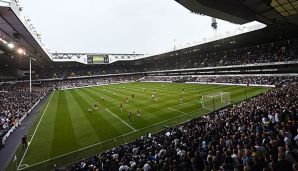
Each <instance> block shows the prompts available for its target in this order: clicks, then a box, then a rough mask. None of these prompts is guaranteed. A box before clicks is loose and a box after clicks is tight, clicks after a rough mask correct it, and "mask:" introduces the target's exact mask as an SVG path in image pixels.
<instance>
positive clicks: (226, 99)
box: [201, 92, 231, 110]
mask: <svg viewBox="0 0 298 171" xmlns="http://www.w3.org/2000/svg"><path fill="white" fill-rule="evenodd" d="M201 104H202V108H204V109H208V110H216V109H219V108H221V107H224V106H226V105H229V104H231V93H230V92H218V93H213V94H206V95H203V96H202V97H201Z"/></svg>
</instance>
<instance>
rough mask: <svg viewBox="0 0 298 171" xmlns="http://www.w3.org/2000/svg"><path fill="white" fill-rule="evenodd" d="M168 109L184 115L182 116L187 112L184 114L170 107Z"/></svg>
mask: <svg viewBox="0 0 298 171" xmlns="http://www.w3.org/2000/svg"><path fill="white" fill-rule="evenodd" d="M168 109H170V110H172V111H176V112H179V113H182V114H185V112H182V111H180V110H177V109H173V108H170V107H169V108H168Z"/></svg>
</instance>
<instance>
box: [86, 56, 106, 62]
mask: <svg viewBox="0 0 298 171" xmlns="http://www.w3.org/2000/svg"><path fill="white" fill-rule="evenodd" d="M87 59H88V64H103V63H109V57H108V56H107V55H88V58H87Z"/></svg>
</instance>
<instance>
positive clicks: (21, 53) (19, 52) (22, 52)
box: [17, 48, 25, 55]
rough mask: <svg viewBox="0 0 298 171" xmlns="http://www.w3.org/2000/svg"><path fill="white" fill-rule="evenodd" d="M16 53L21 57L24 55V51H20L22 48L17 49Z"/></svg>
mask: <svg viewBox="0 0 298 171" xmlns="http://www.w3.org/2000/svg"><path fill="white" fill-rule="evenodd" d="M17 52H18V54H20V55H23V54H24V53H25V51H24V49H22V48H19V49H18V50H17Z"/></svg>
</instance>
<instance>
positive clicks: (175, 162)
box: [67, 84, 298, 171]
mask: <svg viewBox="0 0 298 171" xmlns="http://www.w3.org/2000/svg"><path fill="white" fill-rule="evenodd" d="M297 89H298V85H296V84H291V85H285V86H280V87H278V88H274V89H273V90H271V91H269V92H267V93H266V94H263V95H260V96H258V97H255V98H253V99H251V100H248V101H244V102H241V103H239V104H237V105H233V106H231V107H228V108H226V109H223V110H219V111H215V112H212V113H210V114H208V115H206V116H202V117H199V118H196V119H193V120H191V121H189V122H186V123H183V124H180V125H177V126H175V127H172V128H167V129H166V130H164V131H162V132H159V133H157V134H155V135H150V136H146V137H141V138H139V139H137V140H136V141H134V142H132V143H129V144H123V145H121V146H118V147H116V148H113V149H111V150H109V151H106V152H103V153H101V154H98V155H95V156H93V157H91V158H88V159H85V160H82V161H80V162H77V163H75V164H73V165H70V166H68V167H67V169H68V170H99V171H108V170H119V171H134V170H137V171H138V170H144V171H151V170H160V171H166V170H171V171H200V170H202V171H203V170H204V171H218V170H225V171H230V170H231V171H278V170H284V171H292V170H293V171H297V170H298V163H297V159H298V148H297V147H298V134H297V133H298V132H297V131H298V127H297V119H298V113H297V110H298V91H297Z"/></svg>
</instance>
